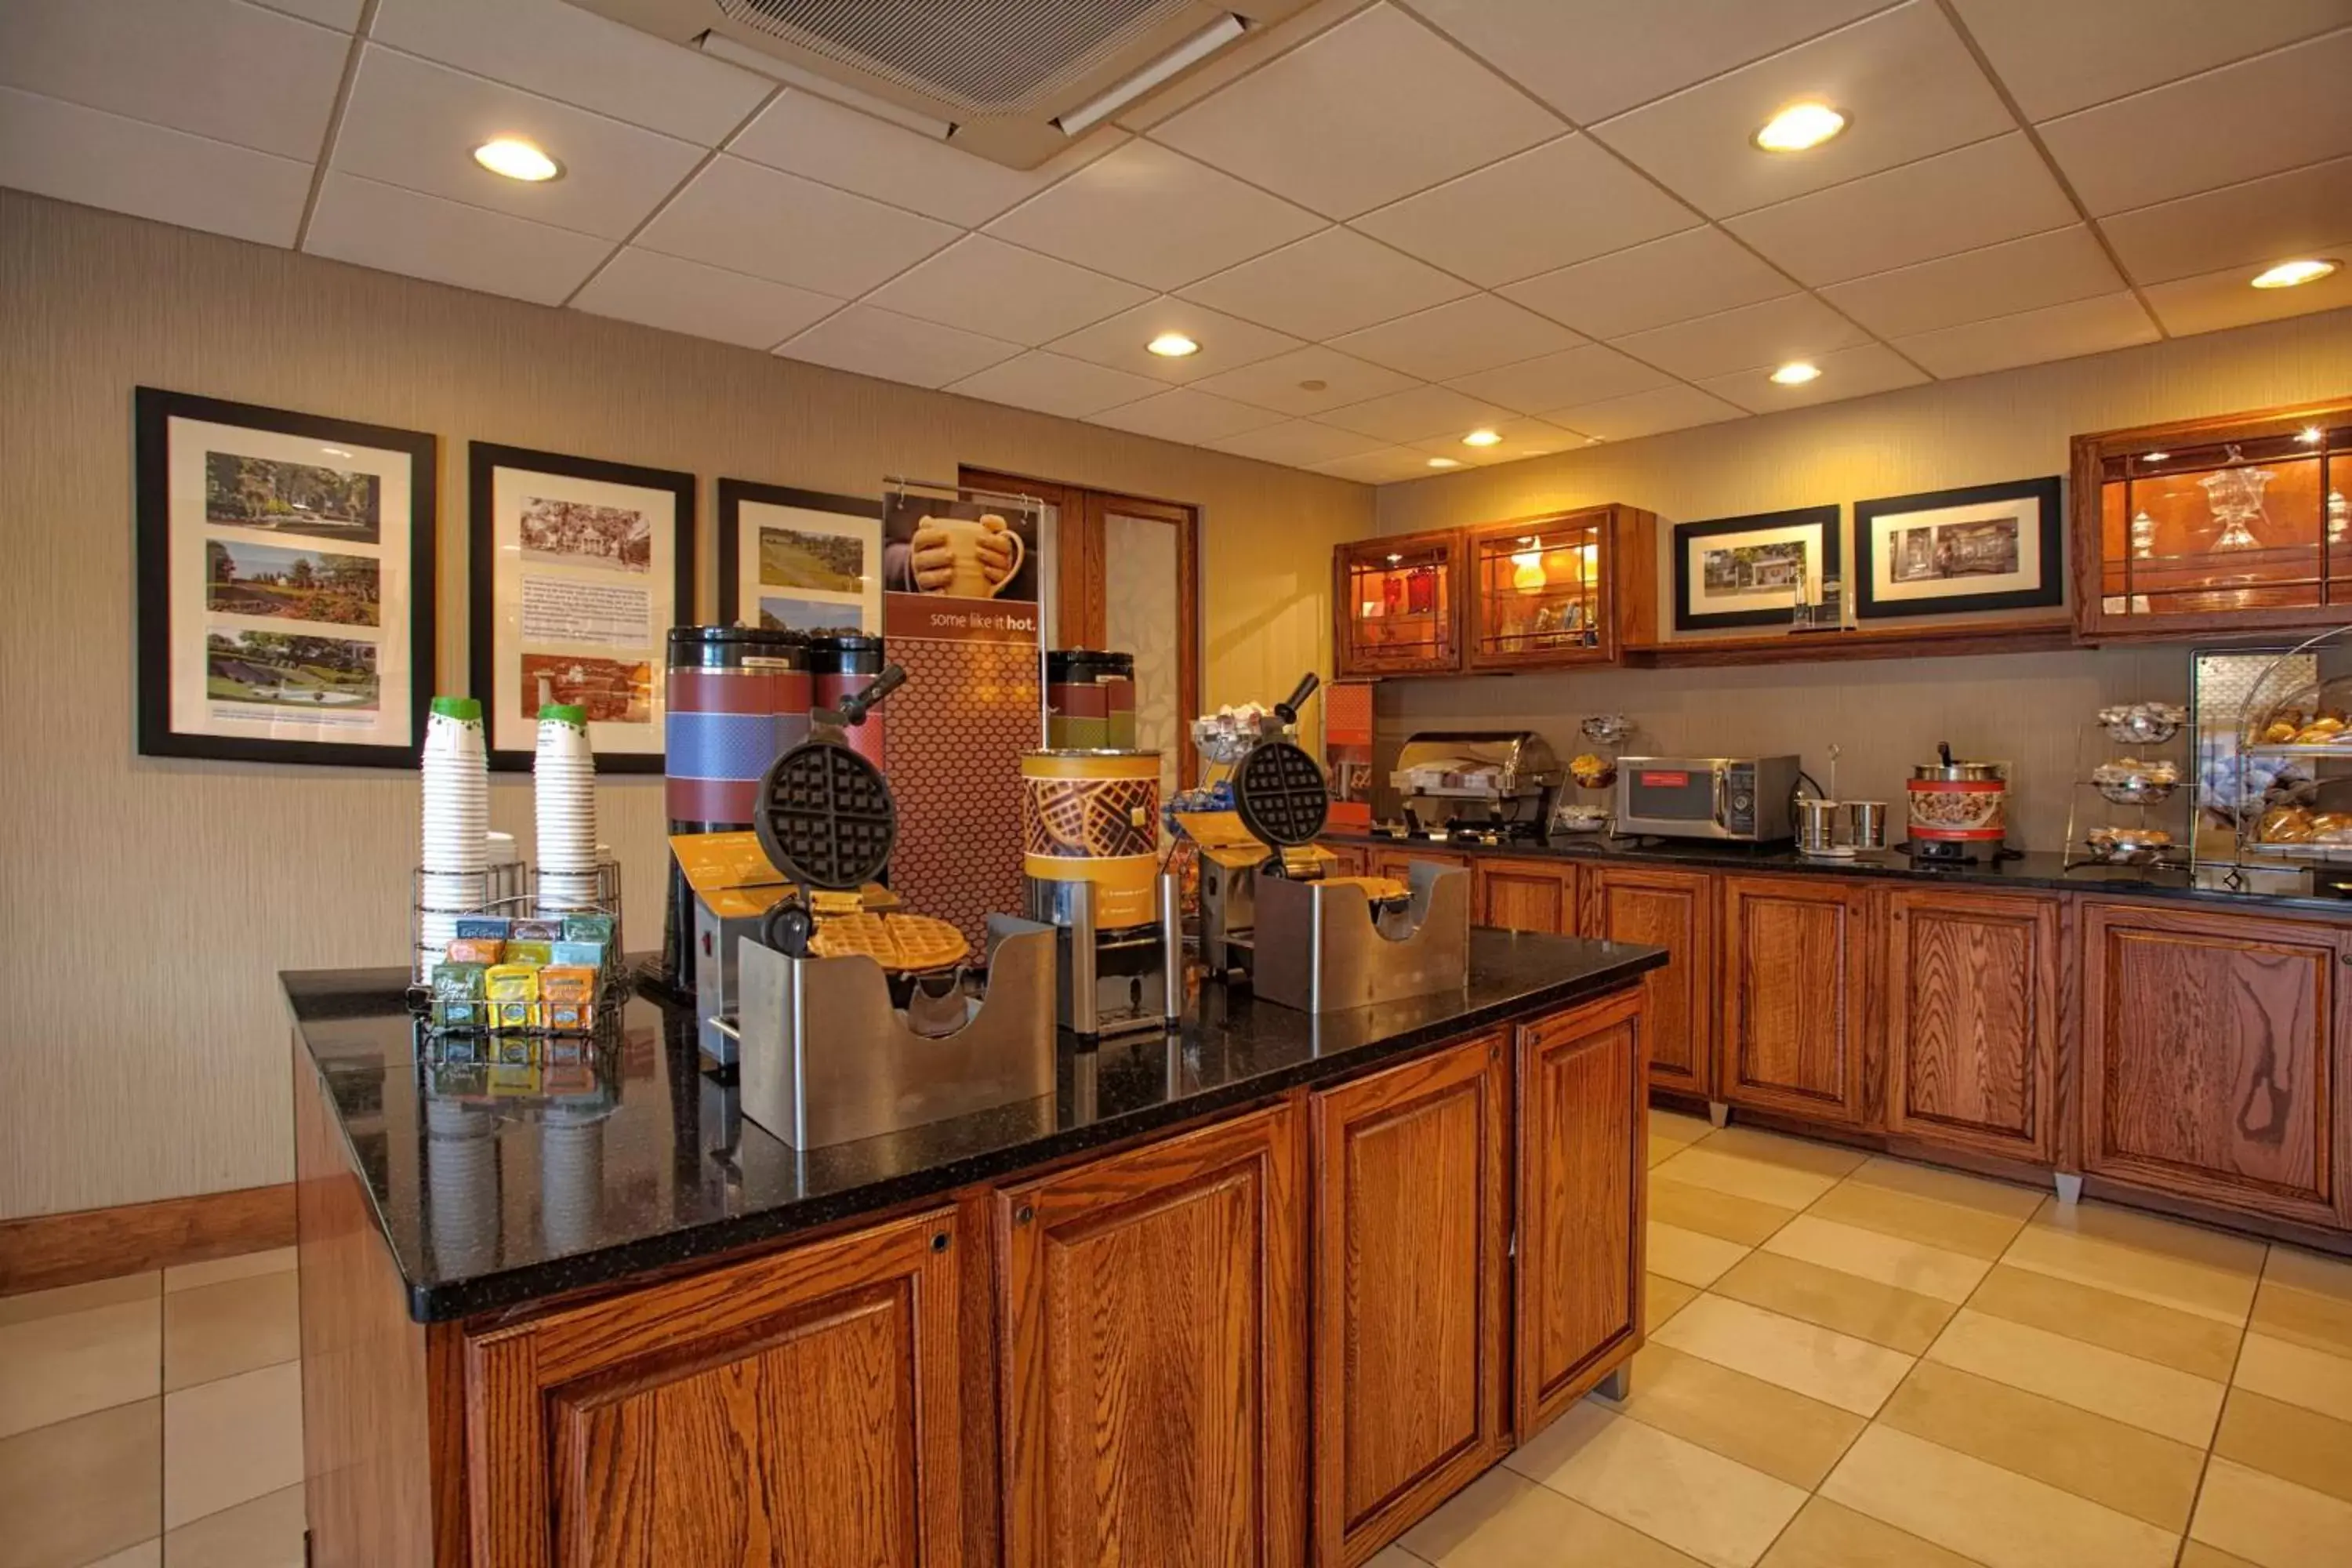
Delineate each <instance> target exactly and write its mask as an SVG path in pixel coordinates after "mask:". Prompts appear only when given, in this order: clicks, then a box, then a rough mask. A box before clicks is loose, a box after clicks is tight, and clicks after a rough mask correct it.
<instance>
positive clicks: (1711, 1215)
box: [1650, 1177, 1797, 1247]
mask: <svg viewBox="0 0 2352 1568" xmlns="http://www.w3.org/2000/svg"><path fill="white" fill-rule="evenodd" d="M1650 1217H1651V1218H1652V1219H1654V1220H1664V1221H1665V1222H1666V1223H1667V1224H1668V1225H1677V1226H1682V1228H1683V1229H1685V1230H1695V1231H1697V1232H1699V1233H1700V1234H1702V1235H1705V1236H1715V1237H1722V1238H1723V1239H1724V1240H1726V1241H1736V1242H1738V1243H1739V1245H1740V1246H1742V1247H1753V1246H1755V1245H1756V1244H1757V1243H1758V1242H1759V1241H1761V1240H1763V1239H1764V1238H1765V1237H1768V1236H1769V1235H1771V1234H1772V1233H1773V1232H1774V1231H1776V1230H1778V1229H1780V1227H1781V1226H1784V1225H1786V1224H1788V1223H1789V1222H1790V1220H1792V1219H1794V1218H1796V1217H1797V1211H1796V1210H1795V1209H1784V1208H1782V1207H1781V1206H1780V1205H1778V1204H1764V1203H1758V1202H1757V1201H1756V1200H1755V1199H1754V1198H1739V1197H1734V1196H1732V1195H1731V1194H1729V1193H1719V1192H1717V1191H1716V1190H1715V1189H1714V1188H1712V1187H1694V1186H1692V1185H1690V1184H1688V1183H1686V1182H1666V1181H1660V1180H1658V1179H1656V1178H1655V1177H1653V1178H1652V1179H1651V1182H1650Z"/></svg>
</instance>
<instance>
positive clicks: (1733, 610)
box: [1673, 505, 1838, 632]
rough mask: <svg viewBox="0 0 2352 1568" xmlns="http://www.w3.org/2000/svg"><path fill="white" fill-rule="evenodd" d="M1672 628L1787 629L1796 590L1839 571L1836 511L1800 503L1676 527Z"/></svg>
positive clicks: (1815, 589) (1813, 588)
mask: <svg viewBox="0 0 2352 1568" xmlns="http://www.w3.org/2000/svg"><path fill="white" fill-rule="evenodd" d="M1673 545H1674V554H1675V630H1676V631H1678V632H1697V631H1714V630H1717V629H1719V628H1724V627H1730V626H1787V625H1788V624H1789V611H1790V606H1792V605H1795V604H1796V602H1797V591H1798V589H1799V588H1801V587H1803V588H1807V589H1808V591H1809V592H1811V593H1814V594H1818V593H1819V591H1820V588H1821V584H1822V579H1823V578H1824V577H1831V576H1835V575H1836V574H1837V569H1838V509H1837V508H1836V507H1835V506H1833V505H1832V506H1807V507H1797V508H1795V509H1793V510H1788V511H1764V512H1758V513H1756V514H1755V515H1753V516H1751V517H1726V518H1718V519H1717V520H1715V521H1712V522H1678V523H1675V525H1674V533H1673Z"/></svg>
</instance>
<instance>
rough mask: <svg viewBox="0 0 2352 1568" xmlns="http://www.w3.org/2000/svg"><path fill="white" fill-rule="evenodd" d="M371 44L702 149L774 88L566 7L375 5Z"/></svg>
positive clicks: (554, 2)
mask: <svg viewBox="0 0 2352 1568" xmlns="http://www.w3.org/2000/svg"><path fill="white" fill-rule="evenodd" d="M368 37H370V38H371V39H373V40H374V41H375V42H376V43H379V44H389V45H391V46H392V47H394V48H396V49H405V50H406V51H407V52H408V53H410V54H412V55H423V56H424V57H425V58H426V59H430V60H438V61H439V62H441V63H442V64H443V65H446V66H456V67H457V68H459V69H461V70H469V71H472V72H474V73H476V74H477V75H479V76H486V77H488V78H489V79H492V80H493V81H502V82H508V83H510V84H512V85H513V86H516V87H520V88H523V89H528V90H530V91H531V92H536V93H541V94H544V95H545V96H547V97H549V98H552V99H556V100H560V101H562V102H564V103H570V104H576V105H578V106H579V107H580V108H582V109H593V110H595V111H596V112H597V113H599V114H609V115H611V116H613V118H614V119H615V120H625V121H628V122H629V123H630V124H632V125H642V126H644V127H646V129H647V130H650V131H659V132H664V133H665V134H667V135H671V136H677V137H681V138H683V139H685V140H686V141H688V142H696V143H698V145H701V146H704V147H715V146H717V145H718V144H719V142H720V141H721V140H723V139H724V138H725V137H726V135H727V133H728V132H730V131H732V130H734V129H735V127H736V126H738V125H740V124H741V123H742V121H743V117H744V116H745V115H747V114H749V113H751V110H754V109H757V108H758V107H759V106H760V100H762V99H764V98H766V97H767V96H768V94H769V93H771V92H772V91H774V90H775V85H776V84H775V83H774V82H772V81H771V80H769V79H767V78H766V77H762V76H758V75H755V74H753V73H752V72H751V71H747V70H744V69H742V68H740V67H737V66H731V65H729V64H728V63H727V62H726V61H724V60H721V59H718V58H713V57H711V56H709V55H706V54H704V53H703V52H702V51H701V50H699V49H691V48H682V47H679V46H677V45H676V44H673V43H670V42H668V41H667V39H663V38H657V37H655V36H654V35H653V34H651V33H644V32H639V31H638V30H637V29H636V28H635V27H631V26H625V25H624V24H622V23H619V22H615V21H614V20H612V19H611V18H609V17H605V16H598V15H596V14H595V13H594V12H593V11H588V10H583V9H582V8H581V7H580V6H577V5H565V4H563V0H499V3H498V4H497V5H483V4H481V0H378V4H377V5H376V12H375V20H374V21H373V22H372V23H371V24H369V26H368Z"/></svg>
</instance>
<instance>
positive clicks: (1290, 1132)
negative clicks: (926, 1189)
mask: <svg viewBox="0 0 2352 1568" xmlns="http://www.w3.org/2000/svg"><path fill="white" fill-rule="evenodd" d="M1300 1166H1301V1161H1300V1150H1299V1131H1298V1115H1297V1111H1296V1110H1294V1109H1293V1108H1292V1107H1291V1106H1289V1105H1287V1104H1285V1105H1281V1106H1277V1107H1276V1108H1274V1109H1272V1110H1263V1111H1258V1112H1255V1113H1254V1114H1251V1115H1246V1116H1241V1117H1236V1118H1234V1119H1233V1120H1230V1121H1221V1122H1217V1123H1214V1124H1213V1125H1211V1126H1208V1127H1204V1128H1202V1129H1200V1130H1199V1131H1193V1132H1188V1133H1183V1134H1180V1135H1178V1136H1176V1137H1173V1138H1169V1139H1165V1140H1162V1141H1160V1142H1155V1143H1148V1144H1145V1145H1143V1146H1141V1147H1139V1148H1136V1149H1131V1150H1129V1151H1127V1152H1124V1153H1118V1154H1113V1155H1110V1156H1108V1157H1106V1158H1104V1159H1100V1160H1097V1161H1094V1162H1092V1163H1088V1164H1084V1165H1079V1166H1076V1167H1074V1168H1072V1169H1070V1170H1066V1171H1063V1172H1061V1173H1057V1174H1054V1175H1049V1176H1046V1177H1044V1178H1042V1179H1040V1180H1037V1181H1034V1182H1027V1183H1024V1184H1019V1185H1016V1186H1012V1187H1008V1188H1005V1189H1003V1191H1002V1192H1000V1193H999V1194H998V1197H997V1215H998V1218H997V1225H998V1235H999V1237H1000V1238H1001V1242H1002V1257H1001V1259H1000V1262H1001V1268H1002V1271H1003V1293H1004V1294H1003V1304H1002V1310H1001V1314H1000V1315H1001V1320H1002V1325H1003V1337H1004V1345H1003V1366H1002V1376H1003V1385H1002V1386H1003V1394H1002V1403H1003V1413H1004V1414H1003V1424H1004V1434H1005V1455H1004V1463H1005V1475H1006V1483H1005V1494H1004V1561H1005V1563H1007V1564H1008V1568H1097V1565H1100V1568H1111V1565H1113V1564H1134V1563H1216V1564H1220V1565H1224V1568H1289V1565H1292V1564H1296V1563H1299V1562H1300V1561H1301V1559H1302V1557H1303V1554H1304V1552H1305V1550H1306V1545H1307V1527H1306V1499H1307V1450H1306V1442H1305V1410H1304V1406H1305V1399H1306V1382H1307V1352H1306V1327H1307V1324H1306V1316H1307V1295H1306V1290H1305V1286H1304V1281H1303V1279H1302V1274H1303V1270H1304V1267H1305V1243H1304V1237H1303V1236H1302V1235H1301V1231H1302V1229H1303V1226H1304V1223H1305V1215H1304V1194H1303V1191H1302V1182H1301V1169H1300ZM849 1560H850V1559H848V1558H846V1557H844V1558H839V1559H831V1558H821V1557H820V1558H811V1559H809V1561H811V1562H830V1561H849ZM856 1561H859V1562H864V1561H867V1559H865V1558H858V1559H856Z"/></svg>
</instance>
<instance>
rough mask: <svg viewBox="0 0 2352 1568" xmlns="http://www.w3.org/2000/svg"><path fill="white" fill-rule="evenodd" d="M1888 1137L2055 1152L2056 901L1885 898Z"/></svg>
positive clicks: (1948, 895) (2043, 1156)
mask: <svg viewBox="0 0 2352 1568" xmlns="http://www.w3.org/2000/svg"><path fill="white" fill-rule="evenodd" d="M1885 944H1886V962H1885V1019H1886V1131H1889V1132H1890V1133H1895V1134H1899V1135H1902V1136H1905V1137H1912V1138H1921V1139H1926V1140H1927V1141H1929V1142H1940V1143H1948V1144H1950V1145H1952V1146H1954V1147H1955V1148H1960V1149H1970V1150H1977V1151H1979V1152H1984V1153H1988V1154H1998V1155H2006V1156H2008V1157H2010V1158H2011V1159H2017V1160H2029V1161H2032V1162H2034V1163H2041V1164H2047V1163H2050V1162H2051V1161H2052V1160H2053V1158H2054V1157H2055V1154H2056V1152H2057V1151H2056V1145H2057V1126H2056V1122H2057V1075H2058V971H2059V962H2058V900H2056V899H2055V898H2051V897H2035V896H2032V895H2026V894H2011V893H1981V892H1971V891H1964V890H1961V889H1949V888H1901V889H1896V890H1895V891H1894V892H1893V893H1891V894H1889V895H1888V896H1887V900H1886V928H1885Z"/></svg>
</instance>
